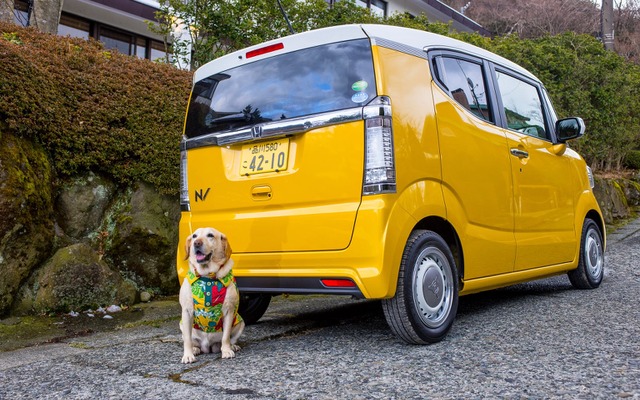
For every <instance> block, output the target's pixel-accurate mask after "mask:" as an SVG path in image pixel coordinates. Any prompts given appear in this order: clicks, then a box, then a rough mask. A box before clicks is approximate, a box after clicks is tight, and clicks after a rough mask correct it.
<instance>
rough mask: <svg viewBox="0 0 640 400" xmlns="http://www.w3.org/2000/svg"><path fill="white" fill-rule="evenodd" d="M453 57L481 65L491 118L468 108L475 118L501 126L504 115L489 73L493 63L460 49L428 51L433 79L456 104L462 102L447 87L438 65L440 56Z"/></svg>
mask: <svg viewBox="0 0 640 400" xmlns="http://www.w3.org/2000/svg"><path fill="white" fill-rule="evenodd" d="M443 57H444V58H453V59H459V60H462V61H466V62H469V63H472V64H476V65H479V66H480V71H481V73H482V80H483V84H484V88H485V91H486V97H487V106H488V107H489V118H490V119H484V118H481V117H479V116H477V115H476V114H474V113H473V112H471V111H470V110H467V112H468V114H469V115H472V116H473V117H474V118H477V119H478V120H480V121H482V122H485V123H489V124H492V125H496V126H501V124H502V117H501V114H500V113H498V112H497V110H496V107H497V103H496V100H497V99H496V93H495V88H494V87H495V85H494V80H493V78H492V75H493V74H491V73H489V70H490V69H491V63H490V62H489V61H487V60H485V59H483V58H480V57H475V56H472V55H470V54H467V53H462V52H458V51H452V50H448V49H434V50H430V51H429V52H428V58H429V66H430V69H431V77H432V79H433V81H434V82H435V83H436V84H437V85H438V86H439V87H440V88H441V89H442V90H443V91H444V92H445V93H446V94H447V96H449V98H451V99H452V100H453V101H455V102H456V104H460V103H458V101H456V100H455V99H454V98H453V97H452V96H451V90H450V89H449V88H448V87H447V85H446V84H445V83H444V82H443V81H442V80H441V77H440V72H439V67H438V61H437V59H438V58H443Z"/></svg>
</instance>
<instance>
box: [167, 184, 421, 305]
mask: <svg viewBox="0 0 640 400" xmlns="http://www.w3.org/2000/svg"><path fill="white" fill-rule="evenodd" d="M394 200H395V195H377V196H368V197H366V198H364V199H363V201H362V203H361V204H360V208H359V210H358V214H357V218H356V223H355V226H354V229H353V234H352V237H351V241H350V243H349V245H348V247H346V248H345V249H342V250H330V251H292V252H268V253H266V252H265V253H258V252H256V253H234V254H233V255H232V259H233V260H234V267H233V273H234V275H235V277H236V280H237V283H238V287H239V289H240V290H241V291H243V292H245V293H271V294H282V293H291V294H293V293H297V294H342V295H349V296H355V297H357V298H367V299H380V298H388V297H392V296H393V295H394V294H395V288H396V281H397V277H398V266H399V263H400V258H401V256H402V250H403V248H404V244H405V241H406V237H407V235H408V232H410V229H411V227H412V226H413V225H414V224H415V221H414V220H413V219H412V218H411V216H410V215H409V214H407V213H406V211H404V210H403V209H402V208H401V207H394V206H392V205H393V204H395V201H394ZM190 217H191V213H189V212H183V214H182V219H181V221H180V243H184V242H185V240H186V237H187V235H189V234H190ZM200 224H201V223H200ZM200 224H198V225H200ZM199 227H200V226H195V225H194V226H193V227H192V228H193V229H196V228H199ZM232 247H233V245H232ZM185 256H186V252H185V249H184V247H183V246H178V254H177V269H178V277H179V279H180V281H182V279H184V276H185V275H186V273H187V271H188V269H189V265H188V262H187V261H186V260H185ZM323 279H349V280H351V281H353V282H354V283H355V287H327V286H325V285H324V284H323V283H322V280H323Z"/></svg>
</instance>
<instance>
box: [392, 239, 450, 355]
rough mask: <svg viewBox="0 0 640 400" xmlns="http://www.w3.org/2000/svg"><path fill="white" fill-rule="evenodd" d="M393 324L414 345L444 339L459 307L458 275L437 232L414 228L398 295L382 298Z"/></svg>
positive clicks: (399, 335) (402, 266) (406, 251)
mask: <svg viewBox="0 0 640 400" xmlns="http://www.w3.org/2000/svg"><path fill="white" fill-rule="evenodd" d="M382 308H383V311H384V315H385V317H386V319H387V323H388V324H389V327H390V328H391V330H392V331H393V333H395V334H396V336H398V337H399V338H400V339H402V340H404V341H405V342H407V343H411V344H426V343H435V342H439V341H440V340H442V339H443V338H444V337H445V336H446V334H447V332H449V329H451V325H452V324H453V320H454V318H455V316H456V313H457V310H458V274H457V269H456V265H455V261H454V259H453V255H452V254H451V250H450V249H449V246H448V245H447V243H446V242H445V241H444V240H443V239H442V237H440V235H438V234H437V233H435V232H432V231H425V230H417V231H414V232H413V233H412V234H411V236H410V237H409V240H408V241H407V245H406V247H405V250H404V253H403V255H402V261H401V263H400V270H399V273H398V284H397V287H396V295H395V296H394V297H393V298H391V299H386V300H383V301H382Z"/></svg>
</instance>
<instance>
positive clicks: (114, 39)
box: [98, 26, 133, 54]
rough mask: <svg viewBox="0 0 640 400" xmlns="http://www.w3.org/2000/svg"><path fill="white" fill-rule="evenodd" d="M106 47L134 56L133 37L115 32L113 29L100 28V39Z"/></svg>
mask: <svg viewBox="0 0 640 400" xmlns="http://www.w3.org/2000/svg"><path fill="white" fill-rule="evenodd" d="M98 39H99V40H100V41H101V42H102V43H104V47H105V48H106V49H109V50H117V51H119V52H120V53H123V54H133V52H132V51H131V50H132V45H133V36H132V35H130V34H127V33H124V32H119V31H115V30H113V29H109V28H106V27H104V26H101V27H100V36H99V38H98Z"/></svg>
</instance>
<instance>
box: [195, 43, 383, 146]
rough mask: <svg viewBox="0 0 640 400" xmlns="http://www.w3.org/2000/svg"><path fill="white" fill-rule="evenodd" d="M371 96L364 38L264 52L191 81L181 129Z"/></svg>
mask: <svg viewBox="0 0 640 400" xmlns="http://www.w3.org/2000/svg"><path fill="white" fill-rule="evenodd" d="M375 96H376V88H375V79H374V74H373V62H372V56H371V46H370V44H369V41H368V40H367V39H358V40H351V41H346V42H340V43H332V44H327V45H322V46H318V47H312V48H308V49H303V50H298V51H295V52H291V53H286V54H283V55H280V56H275V57H270V58H267V59H263V60H260V61H256V62H253V63H250V64H246V65H242V66H240V67H236V68H232V69H229V70H227V71H223V72H220V73H218V74H215V75H212V76H209V77H207V78H205V79H202V80H200V81H198V82H196V83H195V85H194V87H193V91H192V93H191V101H190V103H189V109H188V112H187V121H186V126H185V135H186V136H187V137H190V138H192V137H196V136H200V135H205V134H208V133H214V132H221V131H228V130H233V129H239V128H243V127H248V126H251V125H254V124H257V123H261V122H268V121H276V120H286V119H288V118H295V117H300V116H304V115H310V114H317V113H322V112H326V111H335V110H341V109H345V108H351V107H356V106H358V105H363V104H365V103H367V102H368V101H370V100H371V99H372V98H374V97H375Z"/></svg>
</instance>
